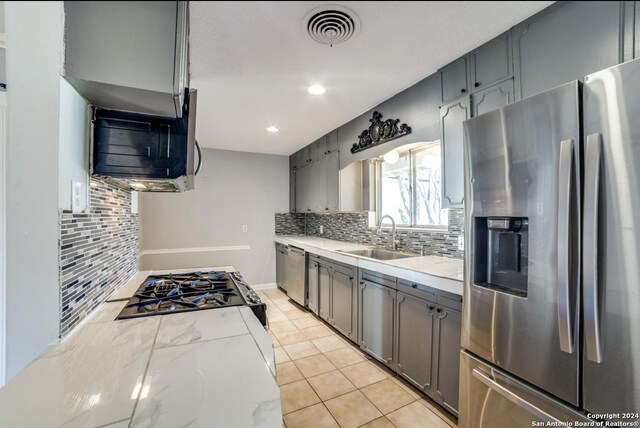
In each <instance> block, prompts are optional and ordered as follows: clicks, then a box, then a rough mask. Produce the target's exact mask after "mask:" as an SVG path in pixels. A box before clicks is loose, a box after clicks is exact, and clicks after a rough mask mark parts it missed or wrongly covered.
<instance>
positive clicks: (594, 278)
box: [582, 133, 602, 363]
mask: <svg viewBox="0 0 640 428" xmlns="http://www.w3.org/2000/svg"><path fill="white" fill-rule="evenodd" d="M601 158H602V135H601V134H600V133H596V134H591V135H589V136H587V144H586V153H585V159H586V160H585V192H584V233H583V237H584V238H583V239H584V241H583V242H584V248H583V250H582V254H583V261H582V266H583V273H582V277H583V281H584V293H583V295H584V331H585V342H586V348H587V358H588V359H589V361H592V362H594V363H601V362H602V340H601V337H600V302H599V299H598V293H599V286H598V210H599V205H600V178H601V177H600V174H601V164H602V160H601Z"/></svg>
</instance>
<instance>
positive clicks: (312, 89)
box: [307, 85, 325, 95]
mask: <svg viewBox="0 0 640 428" xmlns="http://www.w3.org/2000/svg"><path fill="white" fill-rule="evenodd" d="M307 91H309V93H310V94H313V95H320V94H324V91H325V89H324V86H322V85H311V86H309V89H307Z"/></svg>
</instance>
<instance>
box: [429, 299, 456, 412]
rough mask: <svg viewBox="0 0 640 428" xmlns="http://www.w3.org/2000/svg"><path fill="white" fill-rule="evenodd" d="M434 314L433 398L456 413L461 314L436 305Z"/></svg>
mask: <svg viewBox="0 0 640 428" xmlns="http://www.w3.org/2000/svg"><path fill="white" fill-rule="evenodd" d="M436 316H437V322H436V328H435V344H436V345H435V351H436V352H435V379H434V384H435V388H434V390H435V392H436V394H437V396H435V397H433V398H434V399H435V400H436V401H438V402H439V403H440V404H442V406H444V407H445V408H446V409H447V410H448V411H450V412H451V413H454V414H456V415H457V414H458V381H459V376H460V331H461V328H462V315H461V313H460V312H459V311H456V310H453V309H449V308H446V307H444V306H438V307H437V309H436Z"/></svg>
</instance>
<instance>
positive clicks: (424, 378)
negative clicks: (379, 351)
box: [396, 291, 459, 391]
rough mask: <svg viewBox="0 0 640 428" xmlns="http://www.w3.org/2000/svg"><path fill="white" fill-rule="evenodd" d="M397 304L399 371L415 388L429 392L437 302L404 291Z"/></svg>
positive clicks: (397, 356) (398, 297) (400, 293)
mask: <svg viewBox="0 0 640 428" xmlns="http://www.w3.org/2000/svg"><path fill="white" fill-rule="evenodd" d="M397 302H398V303H397V310H396V311H397V318H396V330H397V335H396V336H397V345H396V359H397V361H398V366H397V372H398V374H399V375H400V376H402V377H403V378H405V379H407V380H408V381H409V382H411V383H412V384H413V385H414V386H416V387H418V388H420V389H422V390H423V391H428V390H429V389H430V388H431V383H432V382H431V379H432V367H431V357H432V353H433V332H434V324H435V313H436V312H435V303H434V302H429V301H427V300H423V299H420V298H417V297H414V296H411V295H409V294H406V293H403V292H401V291H398V295H397ZM458 338H459V336H458ZM456 379H457V378H456Z"/></svg>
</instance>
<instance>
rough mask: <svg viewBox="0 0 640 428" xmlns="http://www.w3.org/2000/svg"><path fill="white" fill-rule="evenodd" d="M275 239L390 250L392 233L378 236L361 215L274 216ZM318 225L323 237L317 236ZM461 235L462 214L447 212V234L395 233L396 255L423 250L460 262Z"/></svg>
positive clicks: (387, 232) (433, 232)
mask: <svg viewBox="0 0 640 428" xmlns="http://www.w3.org/2000/svg"><path fill="white" fill-rule="evenodd" d="M275 222H276V235H311V236H322V237H323V238H327V239H335V240H338V241H345V242H354V243H357V244H363V245H375V246H379V247H385V246H390V242H391V229H390V228H389V229H383V230H382V231H381V233H380V235H377V234H376V230H375V229H374V228H370V227H369V215H368V213H366V212H363V213H328V214H325V213H322V214H317V213H310V214H306V213H283V214H276V216H275ZM320 225H322V226H323V230H324V233H323V234H322V235H320ZM461 235H464V210H462V209H450V210H449V230H443V231H439V230H438V231H424V230H421V231H417V230H416V231H413V230H407V229H402V230H401V229H398V230H397V232H396V239H398V240H399V241H400V243H399V245H398V250H399V251H404V252H410V253H415V254H420V251H421V249H422V248H423V246H424V253H425V254H426V255H431V254H432V255H438V256H445V257H454V258H459V259H461V258H463V257H464V251H459V250H458V236H461Z"/></svg>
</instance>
